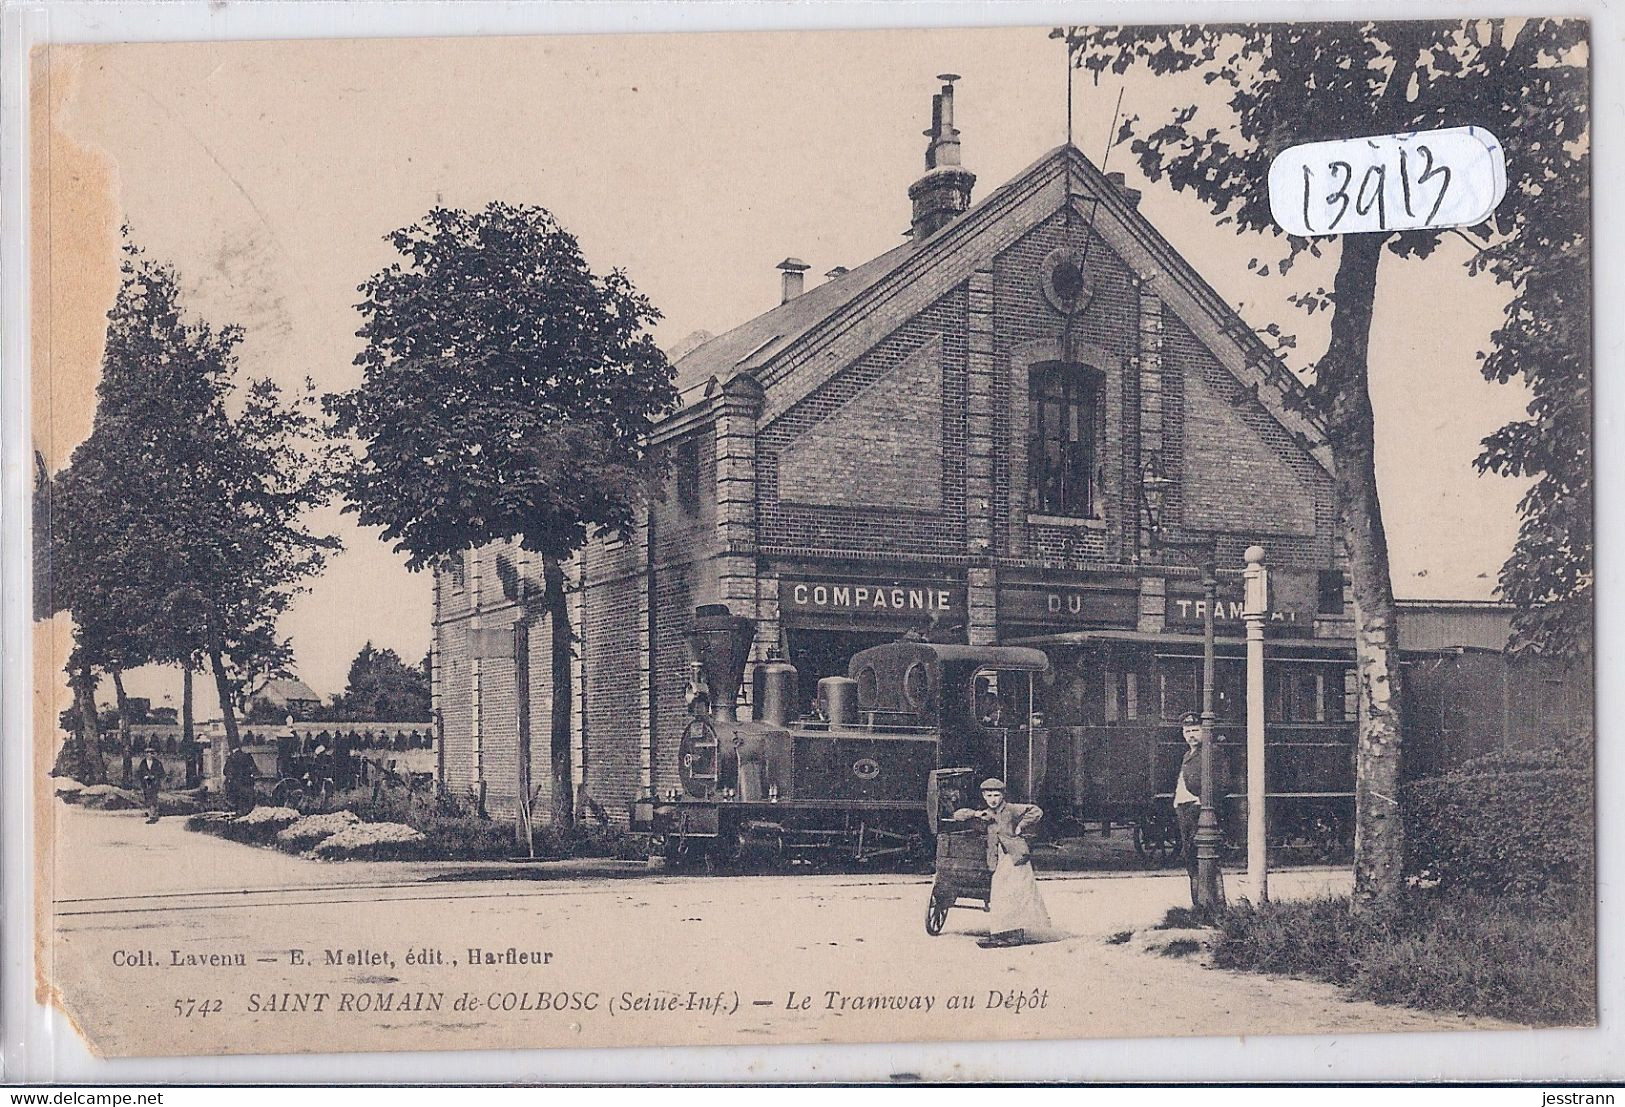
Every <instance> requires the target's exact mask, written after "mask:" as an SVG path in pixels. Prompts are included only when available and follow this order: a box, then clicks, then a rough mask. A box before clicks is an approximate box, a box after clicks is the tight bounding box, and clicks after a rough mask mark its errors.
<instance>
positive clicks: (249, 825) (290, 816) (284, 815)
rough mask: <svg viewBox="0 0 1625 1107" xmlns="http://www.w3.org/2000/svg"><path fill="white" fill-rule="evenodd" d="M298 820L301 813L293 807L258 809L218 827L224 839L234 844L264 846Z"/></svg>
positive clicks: (228, 820) (226, 821)
mask: <svg viewBox="0 0 1625 1107" xmlns="http://www.w3.org/2000/svg"><path fill="white" fill-rule="evenodd" d="M297 818H299V812H297V811H295V810H294V809H293V808H291V807H256V808H254V809H253V810H252V811H250V812H249V813H248V814H246V815H239V816H237V817H235V818H231V819H227V820H225V821H224V822H222V823H219V824H217V825H218V826H219V827H220V834H221V836H222V837H226V838H230V839H231V840H232V841H233V842H247V843H249V844H250V845H256V846H263V845H265V844H266V843H268V842H271V841H272V840H274V839H275V838H276V835H277V832H278V831H280V830H282V829H283V828H284V827H287V826H290V825H292V823H293V822H294V820H295V819H297Z"/></svg>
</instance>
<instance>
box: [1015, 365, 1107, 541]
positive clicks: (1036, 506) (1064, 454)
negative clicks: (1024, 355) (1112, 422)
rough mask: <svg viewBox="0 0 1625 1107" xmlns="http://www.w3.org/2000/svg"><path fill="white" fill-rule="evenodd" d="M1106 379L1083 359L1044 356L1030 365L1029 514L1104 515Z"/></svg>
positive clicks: (1088, 517) (1083, 517) (1053, 516)
mask: <svg viewBox="0 0 1625 1107" xmlns="http://www.w3.org/2000/svg"><path fill="white" fill-rule="evenodd" d="M1105 383H1106V382H1105V374H1104V373H1102V372H1101V371H1100V370H1099V369H1097V368H1095V367H1094V366H1092V365H1087V364H1085V363H1082V362H1076V361H1044V362H1039V363H1037V364H1035V365H1033V366H1031V367H1030V368H1029V370H1028V378H1027V488H1026V504H1027V514H1028V516H1029V518H1035V517H1039V518H1049V519H1066V520H1073V519H1078V520H1087V521H1090V522H1099V521H1101V520H1102V519H1103V517H1104V516H1103V506H1104V501H1105V495H1104V488H1103V483H1104V482H1103V479H1102V477H1103V475H1102V473H1101V452H1102V448H1103V445H1104V442H1105V437H1106V436H1105V430H1106V428H1105V391H1106V389H1105ZM1079 453H1081V454H1082V455H1083V456H1082V457H1081V458H1080V457H1079V456H1078V455H1079ZM1080 478H1081V479H1080ZM1080 491H1081V502H1080Z"/></svg>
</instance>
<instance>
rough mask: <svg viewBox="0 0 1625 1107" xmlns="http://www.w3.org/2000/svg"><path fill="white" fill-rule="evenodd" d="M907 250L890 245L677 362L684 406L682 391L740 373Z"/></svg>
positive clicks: (850, 296)
mask: <svg viewBox="0 0 1625 1107" xmlns="http://www.w3.org/2000/svg"><path fill="white" fill-rule="evenodd" d="M912 250H913V243H911V242H905V243H903V244H902V245H900V246H895V247H893V248H892V249H890V250H887V251H886V252H885V253H884V254H881V255H880V256H879V257H877V258H871V259H870V260H869V261H867V262H865V263H864V264H862V265H860V266H858V267H857V268H856V269H850V270H848V271H847V272H845V273H842V274H841V275H840V276H838V277H832V278H831V279H829V280H827V281H825V282H824V283H823V284H820V285H815V286H813V287H812V288H810V289H808V290H807V291H806V292H803V293H802V294H801V295H799V296H796V297H794V298H793V299H790V300H787V301H785V302H784V303H782V304H780V305H779V306H778V307H776V308H774V309H773V310H772V311H768V312H764V313H763V314H761V315H758V316H757V317H756V318H754V319H752V320H750V321H749V322H746V323H741V324H740V325H739V326H737V327H735V328H734V329H733V330H731V331H725V332H723V333H722V334H719V335H717V336H716V337H715V338H713V339H711V340H710V341H709V342H705V343H702V344H701V345H699V346H697V347H695V348H694V349H693V350H690V351H689V352H688V353H687V354H685V355H683V357H681V358H679V359H678V361H677V391H678V392H679V393H683V394H684V397H683V402H684V404H685V405H686V404H687V403H689V402H690V399H689V397H688V395H687V393H689V392H692V391H694V390H696V389H703V388H704V386H705V385H706V384H708V383H709V382H710V381H711V379H712V378H713V377H716V378H721V379H723V380H726V379H727V378H728V377H731V376H733V374H734V373H736V372H739V371H740V370H742V369H744V370H748V369H750V368H751V367H752V366H755V365H761V364H763V363H764V362H766V361H767V360H768V359H770V358H771V357H772V356H773V355H774V354H775V353H777V352H778V351H779V350H782V349H784V347H785V346H787V345H789V344H790V343H791V342H793V341H795V340H796V339H797V338H800V337H801V336H802V335H803V334H805V333H806V332H807V330H808V329H809V328H811V327H812V326H814V325H815V324H817V323H820V322H822V321H823V320H824V319H826V318H827V317H828V316H830V315H831V314H833V313H834V312H835V311H836V310H837V309H838V308H841V307H843V306H845V305H846V304H848V303H850V302H851V301H852V299H853V298H854V297H856V296H857V295H858V294H859V293H860V292H863V291H864V290H865V289H867V288H868V287H869V286H870V285H872V284H874V283H875V281H877V280H879V279H880V278H881V277H883V276H885V275H886V274H887V273H888V272H890V271H891V269H892V267H893V266H894V265H895V264H896V263H897V262H899V261H901V260H902V259H903V258H904V257H906V256H907V255H908V254H909V253H910V252H912Z"/></svg>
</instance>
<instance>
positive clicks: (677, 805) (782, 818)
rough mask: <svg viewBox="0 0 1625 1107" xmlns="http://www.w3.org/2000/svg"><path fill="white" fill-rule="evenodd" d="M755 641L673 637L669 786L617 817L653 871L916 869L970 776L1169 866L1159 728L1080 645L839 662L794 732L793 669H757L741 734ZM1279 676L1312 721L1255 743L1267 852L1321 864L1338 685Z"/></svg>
mask: <svg viewBox="0 0 1625 1107" xmlns="http://www.w3.org/2000/svg"><path fill="white" fill-rule="evenodd" d="M754 636H755V625H754V623H753V622H752V621H751V620H749V619H746V618H743V617H740V616H735V615H732V614H730V613H729V612H728V610H727V609H726V608H725V607H721V606H712V607H702V608H700V609H699V612H698V614H697V617H696V619H695V627H694V630H693V632H692V633H691V634H690V635H689V636H688V646H689V653H690V660H691V663H692V667H693V672H694V676H693V679H692V682H691V689H690V703H691V707H690V713H691V718H690V719H689V722H688V724H687V726H686V728H685V730H684V732H683V735H682V738H681V741H680V746H679V749H678V766H677V767H678V778H679V781H680V787H679V788H677V789H673V790H671V791H669V792H668V793H666V794H665V795H663V796H651V797H648V798H647V799H646V800H644V801H643V802H642V803H640V804H639V805H635V810H634V819H633V822H634V828H635V829H642V830H646V831H650V832H652V833H653V834H654V836H655V840H656V841H657V842H658V843H659V845H660V848H661V849H662V851H663V852H664V854H665V856H666V857H667V859H668V860H669V861H671V862H673V863H677V864H682V863H685V862H695V861H704V862H707V863H710V862H718V861H720V862H724V863H726V862H732V861H735V860H739V859H742V858H745V857H750V856H763V855H765V856H768V857H772V858H777V859H790V858H796V857H810V856H820V857H840V856H844V857H846V858H848V859H855V860H873V859H881V858H899V857H905V856H911V857H923V856H925V855H926V854H927V852H928V850H929V845H930V838H931V835H932V832H933V830H934V827H935V825H936V821H937V816H938V815H940V814H941V813H944V812H947V811H951V810H952V809H953V808H954V807H956V806H961V805H973V804H974V800H975V795H974V783H975V782H976V781H979V780H981V779H982V778H983V777H987V776H998V777H1001V778H1003V779H1004V780H1005V781H1006V782H1007V783H1008V785H1009V789H1008V791H1009V794H1010V796H1011V798H1012V799H1015V800H1018V801H1023V802H1028V801H1036V802H1038V803H1039V804H1041V805H1042V806H1043V807H1044V808H1045V810H1046V812H1047V818H1046V823H1047V824H1049V826H1050V827H1051V828H1055V827H1057V826H1058V825H1060V824H1063V823H1066V822H1071V823H1073V824H1074V825H1075V826H1076V825H1078V824H1088V825H1092V826H1096V827H1099V828H1101V829H1104V830H1107V831H1109V830H1110V829H1111V828H1113V827H1131V828H1132V829H1133V832H1134V841H1135V845H1136V848H1138V849H1140V850H1142V851H1143V852H1145V853H1147V854H1150V855H1152V856H1153V857H1155V856H1160V855H1163V854H1166V853H1167V852H1169V851H1171V849H1172V846H1173V843H1174V841H1175V834H1174V831H1173V827H1172V806H1171V794H1170V792H1169V789H1170V788H1171V786H1172V781H1173V777H1174V774H1175V772H1176V769H1177V766H1178V764H1179V760H1180V757H1181V756H1182V754H1183V752H1184V743H1183V741H1182V740H1181V738H1180V733H1179V727H1178V725H1177V722H1176V721H1173V720H1177V717H1178V716H1177V714H1174V715H1173V716H1172V717H1171V718H1163V717H1162V716H1163V715H1164V714H1166V712H1165V711H1161V710H1153V711H1149V712H1148V713H1147V717H1141V716H1140V715H1139V713H1138V712H1137V711H1135V710H1134V709H1133V707H1132V706H1131V705H1129V704H1125V703H1122V702H1121V700H1120V699H1117V697H1118V692H1117V691H1113V690H1110V689H1107V690H1105V691H1104V692H1103V691H1102V688H1101V680H1102V678H1103V677H1104V678H1106V679H1108V680H1109V679H1119V680H1120V679H1121V673H1122V668H1121V667H1114V666H1113V665H1110V664H1101V663H1100V662H1101V658H1102V657H1103V656H1106V657H1110V656H1112V655H1110V654H1106V655H1102V654H1101V653H1100V652H1099V648H1098V645H1092V646H1089V647H1084V646H1079V645H1073V644H1067V643H1059V642H1056V643H1046V644H1045V648H1044V649H1038V648H1033V647H1027V646H967V645H951V644H941V643H933V642H926V641H919V640H910V639H903V640H899V641H896V642H891V643H887V644H885V645H880V646H873V647H871V648H869V649H865V650H861V651H860V652H858V653H856V654H855V655H854V656H853V657H852V659H851V662H850V665H849V667H848V675H847V676H845V677H825V678H824V679H822V680H820V681H819V682H818V689H817V696H816V700H815V703H816V705H817V708H816V711H815V713H814V715H813V717H809V718H793V717H792V716H793V714H794V713H795V706H794V705H796V704H797V703H799V702H801V701H800V698H799V696H798V689H797V683H798V673H797V671H796V669H795V668H794V666H792V665H790V664H789V663H788V662H785V661H783V660H778V659H772V660H769V661H768V662H766V663H765V664H761V665H758V666H757V669H756V673H755V683H754V702H755V704H756V705H757V706H756V714H757V716H758V717H757V719H756V720H740V719H739V718H738V717H737V708H736V704H737V700H738V694H739V690H740V684H741V681H742V678H743V672H744V666H745V662H746V659H747V657H748V655H749V651H750V646H751V642H752V641H753V639H754ZM1284 660H1286V661H1288V662H1290V660H1291V659H1284ZM1052 661H1054V662H1055V664H1054V665H1052ZM1148 663H1149V664H1150V670H1149V671H1148V673H1147V675H1146V677H1145V681H1144V682H1145V683H1146V684H1147V685H1148V688H1147V695H1146V696H1145V699H1146V700H1147V701H1149V700H1150V699H1151V698H1152V697H1151V695H1150V687H1152V686H1154V687H1156V688H1158V689H1159V693H1160V694H1159V696H1158V703H1159V704H1162V705H1164V706H1165V705H1166V704H1168V703H1174V702H1182V701H1179V700H1178V696H1177V692H1178V689H1179V687H1180V682H1181V681H1182V680H1184V679H1186V678H1187V677H1188V676H1189V675H1190V674H1189V673H1188V672H1187V670H1188V668H1189V666H1187V665H1186V664H1185V659H1182V658H1180V657H1177V656H1173V657H1162V658H1154V659H1148ZM1278 668H1281V669H1282V671H1283V672H1284V673H1285V676H1286V679H1287V683H1288V685H1291V684H1292V683H1293V679H1294V674H1296V673H1298V672H1300V671H1302V672H1307V673H1309V674H1310V675H1311V676H1312V677H1314V680H1317V681H1318V682H1319V683H1318V684H1315V686H1314V688H1311V689H1309V690H1308V692H1307V693H1306V694H1309V695H1315V694H1318V695H1320V696H1322V700H1321V701H1320V702H1321V704H1322V710H1321V711H1320V716H1321V720H1320V721H1318V722H1308V723H1298V724H1295V725H1288V724H1284V723H1279V722H1272V724H1271V726H1270V728H1269V742H1270V761H1271V779H1270V782H1269V786H1270V795H1271V819H1272V827H1273V828H1274V829H1275V834H1274V835H1272V838H1273V837H1275V836H1277V835H1278V836H1279V837H1281V838H1283V839H1290V840H1294V841H1299V842H1302V841H1309V842H1312V843H1315V844H1318V845H1319V846H1322V847H1324V846H1327V845H1330V844H1333V843H1335V842H1340V841H1343V840H1345V839H1346V838H1347V836H1348V834H1349V832H1350V829H1351V826H1352V824H1351V821H1350V820H1351V818H1352V811H1353V776H1354V753H1353V728H1352V726H1349V725H1342V724H1341V716H1340V715H1338V716H1337V721H1335V722H1327V721H1326V713H1325V710H1324V705H1326V704H1328V703H1330V702H1331V700H1332V699H1333V691H1334V686H1335V696H1336V698H1337V699H1338V701H1339V708H1338V710H1339V711H1340V710H1341V708H1340V701H1341V696H1342V691H1341V676H1340V670H1339V671H1338V673H1337V675H1336V679H1335V680H1333V679H1332V677H1331V675H1330V670H1331V666H1323V668H1325V669H1326V670H1327V674H1324V675H1322V674H1318V673H1316V671H1315V670H1313V669H1309V668H1304V667H1302V666H1299V667H1297V668H1294V667H1293V666H1292V665H1291V664H1286V665H1284V666H1279V667H1278ZM1130 671H1132V670H1130ZM1220 671H1221V676H1222V674H1223V673H1224V669H1223V668H1221V670H1220ZM1129 679H1130V680H1131V682H1132V680H1133V678H1129ZM1276 683H1277V684H1279V683H1280V681H1279V680H1278V681H1277V682H1276ZM1298 683H1299V684H1300V685H1301V684H1302V681H1301V680H1300V681H1298ZM1170 688H1172V689H1173V691H1170ZM1223 691H1224V688H1223V682H1222V680H1221V692H1223ZM1272 691H1275V692H1276V695H1277V698H1279V697H1280V696H1282V695H1285V694H1287V693H1286V692H1283V691H1280V690H1278V689H1272ZM1287 691H1290V688H1289V689H1288V690H1287ZM1298 691H1299V693H1300V694H1303V693H1304V689H1303V688H1301V687H1300V688H1299V689H1298ZM1220 698H1221V702H1222V701H1223V700H1224V699H1225V698H1226V697H1225V696H1224V695H1221V697H1220ZM1232 698H1233V697H1232ZM1300 698H1301V695H1300ZM1103 699H1104V700H1108V701H1110V700H1116V702H1117V708H1118V709H1117V711H1114V712H1111V714H1113V715H1114V717H1113V718H1112V719H1110V720H1107V721H1106V723H1105V724H1104V725H1091V720H1092V716H1088V715H1087V713H1081V712H1080V710H1079V707H1078V705H1079V704H1080V703H1083V702H1085V701H1088V702H1090V703H1092V704H1098V703H1100V702H1102V700H1103ZM1222 717H1223V716H1222V715H1221V718H1222ZM1097 721H1098V720H1097ZM1243 745H1244V742H1243V741H1242V739H1241V735H1240V732H1239V731H1238V732H1237V733H1236V735H1235V736H1234V740H1232V741H1221V742H1220V744H1219V748H1218V750H1217V751H1216V752H1217V753H1218V754H1219V756H1220V758H1221V759H1222V763H1223V764H1227V765H1228V766H1229V768H1230V771H1229V772H1228V773H1227V774H1225V775H1226V776H1228V782H1227V783H1228V788H1227V790H1226V791H1227V795H1226V797H1225V800H1224V809H1223V810H1222V811H1221V817H1222V820H1223V821H1224V822H1225V824H1226V829H1227V831H1230V832H1232V833H1236V832H1239V831H1240V830H1241V829H1242V827H1243V826H1244V819H1243V818H1241V817H1240V806H1241V802H1242V797H1243V796H1244V795H1245V791H1246V787H1245V779H1244V775H1243V769H1244V756H1243V754H1242V752H1241V748H1242V746H1243ZM638 807H641V808H642V810H641V811H638V810H637V808H638Z"/></svg>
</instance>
